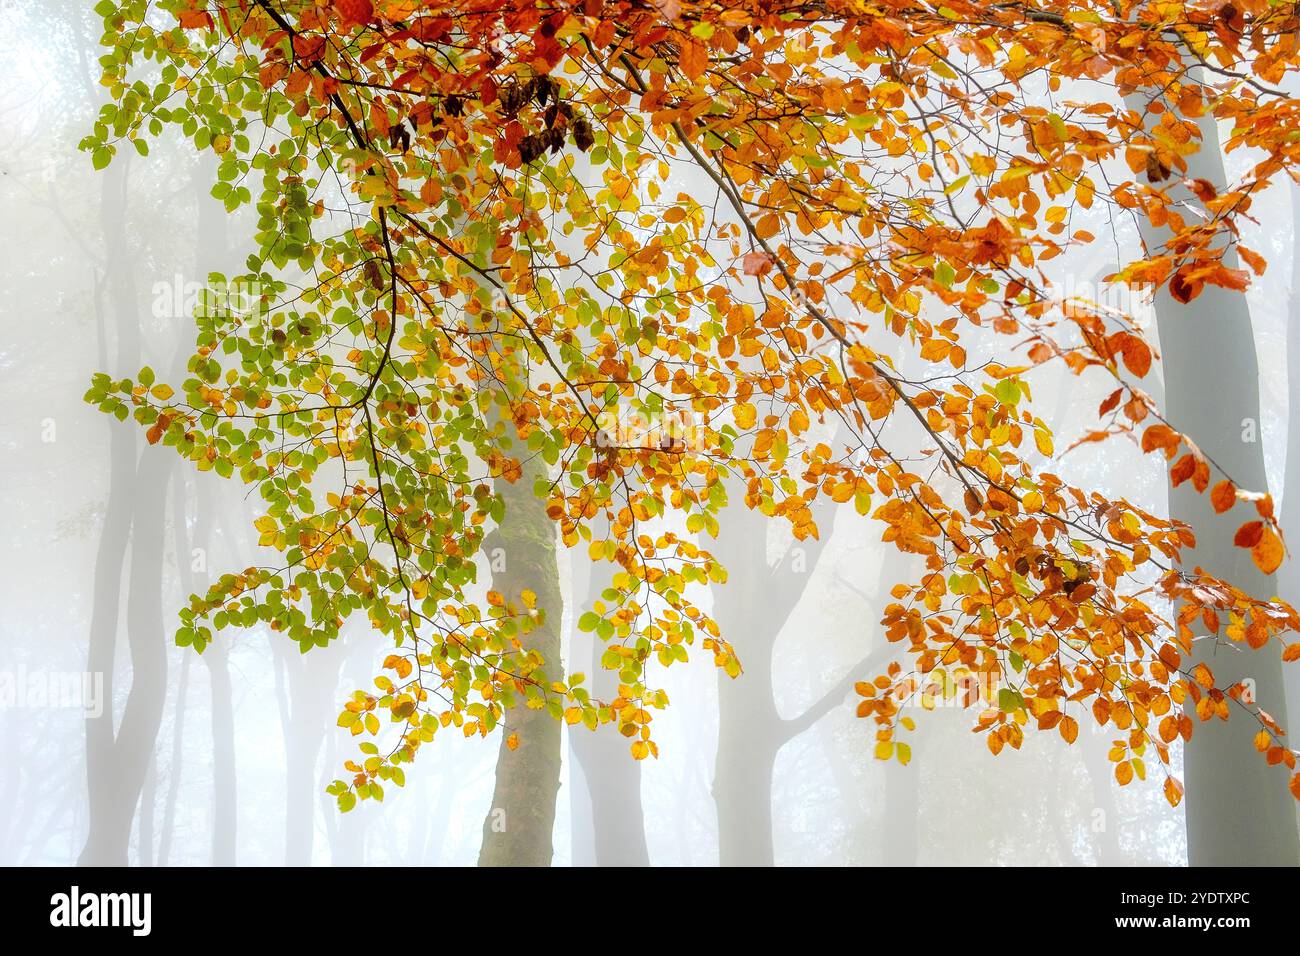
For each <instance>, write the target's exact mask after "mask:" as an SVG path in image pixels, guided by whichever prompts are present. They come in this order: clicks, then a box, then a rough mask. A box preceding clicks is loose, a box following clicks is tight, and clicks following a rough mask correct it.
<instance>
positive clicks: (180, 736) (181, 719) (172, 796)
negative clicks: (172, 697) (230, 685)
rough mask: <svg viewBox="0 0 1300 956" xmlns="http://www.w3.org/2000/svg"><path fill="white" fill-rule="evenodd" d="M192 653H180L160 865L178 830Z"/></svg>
mask: <svg viewBox="0 0 1300 956" xmlns="http://www.w3.org/2000/svg"><path fill="white" fill-rule="evenodd" d="M191 660H192V658H191V657H190V655H189V654H185V655H182V657H181V679H180V684H179V686H178V687H177V688H176V717H175V719H174V721H173V723H172V759H171V764H170V765H169V767H168V769H167V797H166V800H165V801H164V803H163V818H162V829H161V831H160V832H159V835H158V865H159V866H166V865H167V861H168V860H169V859H170V858H171V846H172V838H173V837H174V836H175V833H176V797H177V795H178V794H179V792H180V788H181V770H182V769H183V767H184V760H185V708H186V706H187V705H188V702H189V690H190V661H191Z"/></svg>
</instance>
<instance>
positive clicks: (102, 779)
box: [79, 159, 140, 866]
mask: <svg viewBox="0 0 1300 956" xmlns="http://www.w3.org/2000/svg"><path fill="white" fill-rule="evenodd" d="M128 171H129V161H128V160H125V159H124V160H122V161H120V162H118V163H114V164H113V165H112V166H110V167H109V168H108V170H107V171H106V172H105V173H104V178H103V182H102V184H101V195H100V227H101V230H102V232H103V236H104V248H105V250H106V263H105V265H106V272H107V284H108V290H109V302H110V309H111V311H112V314H113V317H114V320H115V326H116V330H117V335H116V340H117V355H116V359H115V367H116V369H117V370H118V371H119V372H125V371H126V370H128V369H129V370H130V371H132V372H134V371H135V370H136V369H138V368H139V367H140V327H139V323H138V320H137V314H138V312H137V310H138V308H139V296H138V294H137V292H136V287H135V276H134V270H133V269H132V267H131V260H130V257H129V255H128V247H127V237H126V189H127V174H128ZM99 329H100V330H99V334H100V342H101V346H100V360H101V362H103V363H104V364H105V365H107V350H108V346H107V340H108V330H107V329H106V328H105V322H104V321H103V318H102V317H101V318H100V323H99ZM108 441H109V446H108V447H109V478H108V501H107V504H106V505H105V508H104V527H103V530H102V531H101V532H100V536H99V548H98V550H97V552H96V554H95V572H94V580H95V583H94V597H93V599H92V605H91V619H90V646H89V651H88V654H87V663H86V669H87V671H89V672H90V673H91V674H92V675H103V682H104V706H103V707H102V708H101V713H100V714H99V716H97V717H87V718H86V789H87V792H88V797H89V804H90V833H89V836H88V838H87V842H86V845H85V846H84V848H83V849H82V852H81V857H80V859H79V863H80V864H81V865H83V866H87V865H103V864H117V865H119V866H120V865H125V863H126V846H125V841H122V846H121V847H120V851H119V850H118V849H117V848H111V847H110V846H109V842H110V841H108V840H107V839H106V838H105V835H104V831H105V828H106V827H107V826H109V817H110V815H111V814H112V813H113V797H112V795H111V793H110V790H111V787H110V778H111V774H112V771H113V738H114V733H113V716H114V713H113V712H114V707H113V701H114V694H113V688H114V681H113V677H114V659H115V657H116V650H117V625H118V617H119V615H120V613H121V596H122V566H123V564H124V563H125V560H126V546H127V540H128V538H129V537H130V533H131V514H132V496H131V483H132V481H134V479H135V459H136V450H135V449H136V444H137V442H136V433H135V429H133V428H121V427H118V423H117V422H113V423H112V424H111V427H110V428H109V439H108ZM133 809H134V808H133Z"/></svg>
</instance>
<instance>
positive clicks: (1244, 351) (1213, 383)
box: [1129, 97, 1300, 866]
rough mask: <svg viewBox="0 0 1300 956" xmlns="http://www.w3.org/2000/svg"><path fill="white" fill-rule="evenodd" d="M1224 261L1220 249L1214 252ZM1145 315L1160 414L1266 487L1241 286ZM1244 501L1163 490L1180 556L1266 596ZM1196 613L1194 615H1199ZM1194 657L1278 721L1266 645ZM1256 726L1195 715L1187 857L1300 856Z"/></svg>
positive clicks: (1202, 860) (1288, 805) (1206, 164)
mask: <svg viewBox="0 0 1300 956" xmlns="http://www.w3.org/2000/svg"><path fill="white" fill-rule="evenodd" d="M1134 99H1135V98H1133V97H1130V102H1129V105H1130V108H1131V109H1135V110H1137V111H1138V112H1139V114H1141V112H1142V110H1143V109H1144V108H1145V106H1144V104H1141V103H1140V102H1134ZM1201 134H1202V145H1201V149H1200V151H1199V152H1197V153H1196V154H1195V155H1193V156H1191V157H1189V158H1188V167H1189V168H1188V172H1187V177H1188V178H1189V179H1190V178H1202V179H1206V180H1208V181H1209V182H1211V183H1213V184H1214V185H1215V186H1216V187H1218V188H1220V189H1222V188H1224V184H1225V177H1224V170H1223V160H1222V157H1221V155H1220V151H1219V139H1218V130H1217V128H1216V126H1215V124H1214V121H1213V120H1212V119H1206V120H1202V122H1201ZM1178 188H1181V187H1178ZM1188 195H1189V196H1190V193H1189V194H1188ZM1191 201H1192V202H1195V200H1194V199H1193V200H1191ZM1141 226H1142V238H1143V240H1144V241H1145V243H1146V245H1147V247H1148V249H1152V250H1154V249H1156V248H1157V247H1158V246H1159V245H1160V244H1161V242H1162V236H1161V234H1160V231H1158V230H1155V229H1153V228H1152V227H1151V226H1150V224H1149V222H1147V221H1146V220H1145V219H1143V220H1141ZM1235 262H1236V255H1235V253H1234V252H1231V251H1230V252H1229V253H1228V254H1227V256H1225V264H1228V265H1234V264H1235ZM1156 320H1157V325H1158V328H1159V336H1160V346H1161V350H1162V352H1163V360H1164V383H1165V412H1166V415H1167V417H1168V418H1169V420H1170V421H1171V422H1172V423H1173V425H1174V427H1175V428H1179V429H1183V430H1186V431H1187V432H1188V433H1189V434H1191V435H1192V436H1193V438H1194V439H1195V441H1196V442H1197V443H1198V444H1199V446H1200V447H1201V449H1202V450H1203V451H1204V452H1205V453H1206V454H1207V455H1208V456H1210V457H1211V458H1213V459H1214V460H1215V461H1216V462H1218V464H1219V465H1221V466H1222V467H1223V468H1224V469H1225V470H1226V471H1227V472H1228V473H1229V474H1230V475H1231V476H1232V478H1233V479H1234V480H1235V481H1236V482H1237V483H1238V484H1239V485H1241V486H1242V487H1245V488H1249V489H1252V490H1256V491H1264V490H1266V489H1267V486H1268V481H1267V476H1266V474H1265V471H1264V455H1263V452H1262V450H1261V448H1260V446H1259V443H1258V440H1257V437H1258V433H1259V391H1258V381H1259V366H1258V362H1257V359H1256V355H1255V341H1254V338H1253V336H1252V332H1251V321H1250V310H1249V307H1248V306H1247V303H1246V299H1245V297H1243V296H1242V295H1239V294H1236V293H1232V292H1229V291H1227V290H1223V289H1220V288H1218V287H1216V286H1206V288H1205V290H1204V291H1203V292H1202V293H1201V294H1200V295H1199V296H1198V297H1197V298H1196V299H1194V300H1192V301H1191V302H1190V303H1188V304H1186V305H1180V304H1179V303H1178V302H1176V301H1175V300H1174V299H1173V298H1172V297H1171V296H1170V295H1169V293H1168V291H1167V289H1162V290H1161V291H1160V293H1159V294H1158V296H1157V297H1156ZM1247 429H1249V432H1247ZM1246 508H1247V506H1245V505H1239V506H1238V507H1237V508H1236V509H1234V510H1233V511H1232V512H1229V513H1228V514H1226V515H1223V516H1216V515H1215V514H1214V512H1213V510H1212V508H1211V506H1210V503H1209V496H1208V495H1206V494H1201V493H1198V492H1196V491H1195V490H1194V489H1193V488H1192V487H1191V482H1187V483H1185V484H1184V485H1182V486H1180V487H1178V488H1172V487H1171V488H1170V490H1169V511H1170V515H1171V516H1172V517H1174V518H1177V519H1179V520H1181V521H1185V522H1187V523H1188V524H1190V525H1191V526H1192V527H1193V528H1195V529H1196V537H1197V544H1196V547H1195V548H1194V549H1190V550H1188V551H1186V552H1185V553H1184V555H1183V564H1184V566H1185V567H1187V568H1195V567H1198V566H1199V567H1202V568H1204V569H1205V570H1206V571H1208V572H1209V573H1211V574H1215V575H1218V576H1220V577H1222V578H1225V579H1226V580H1229V581H1231V582H1232V583H1233V584H1235V585H1236V586H1238V587H1240V588H1242V589H1243V590H1245V591H1246V592H1247V593H1250V594H1255V595H1259V596H1263V597H1267V596H1269V595H1272V594H1273V593H1275V590H1276V588H1275V583H1274V581H1273V579H1272V578H1271V577H1269V576H1266V575H1264V574H1262V573H1260V571H1259V570H1258V569H1257V568H1256V567H1255V566H1254V563H1253V561H1252V560H1251V555H1250V552H1249V551H1248V550H1246V549H1244V548H1238V547H1236V546H1235V545H1234V544H1233V540H1232V539H1233V534H1234V532H1235V530H1236V527H1237V525H1238V524H1240V523H1241V520H1244V518H1243V517H1242V515H1243V513H1244V511H1245V510H1246ZM1252 514H1253V512H1252ZM1195 623H1196V625H1198V626H1199V623H1200V622H1199V618H1198V619H1197V621H1196V622H1195ZM1202 636H1203V635H1202V634H1201V633H1198V634H1197V637H1198V638H1199V637H1202ZM1200 661H1204V662H1205V663H1206V664H1207V665H1208V666H1209V667H1210V668H1211V669H1212V670H1213V672H1214V676H1215V680H1216V682H1218V684H1219V685H1220V686H1224V687H1226V686H1229V685H1231V684H1233V683H1236V682H1238V681H1242V680H1247V679H1253V681H1254V684H1255V693H1256V699H1257V700H1258V701H1260V702H1261V703H1262V704H1263V706H1264V707H1265V708H1266V709H1267V710H1269V711H1270V712H1271V713H1272V714H1273V716H1274V717H1275V718H1277V720H1278V721H1279V722H1280V723H1281V724H1282V725H1283V726H1286V723H1287V721H1286V701H1285V697H1284V691H1283V683H1282V663H1281V659H1280V653H1279V652H1278V651H1277V650H1275V649H1274V647H1273V645H1270V646H1269V647H1267V648H1264V649H1262V650H1258V651H1253V652H1244V651H1242V650H1241V649H1240V648H1239V647H1223V648H1219V649H1217V652H1216V646H1215V642H1214V640H1213V639H1212V638H1208V639H1204V640H1197V642H1196V644H1195V649H1194V653H1193V654H1192V655H1191V660H1190V662H1188V664H1187V666H1188V667H1194V666H1195V665H1196V664H1197V663H1198V662H1200ZM1193 719H1195V718H1193ZM1258 729H1259V728H1258V725H1257V724H1256V723H1255V722H1254V721H1253V720H1250V719H1248V718H1247V717H1246V716H1245V715H1244V714H1242V713H1238V714H1234V715H1233V719H1231V720H1229V721H1227V722H1223V721H1219V720H1210V721H1206V722H1201V721H1199V720H1198V721H1196V730H1195V733H1194V734H1193V736H1192V739H1191V741H1190V742H1189V743H1188V745H1187V747H1186V749H1185V756H1184V760H1185V777H1186V788H1187V797H1186V807H1187V847H1188V862H1189V863H1190V864H1191V865H1193V866H1232V865H1254V866H1268V865H1287V866H1291V865H1295V864H1296V863H1297V862H1300V838H1298V836H1297V829H1296V817H1295V809H1294V807H1293V806H1292V798H1291V796H1290V795H1289V794H1288V793H1287V788H1286V781H1285V780H1284V779H1282V778H1281V777H1280V776H1279V775H1278V774H1277V773H1275V772H1274V771H1275V769H1276V768H1273V767H1269V766H1268V765H1267V764H1266V763H1265V761H1264V760H1263V758H1262V757H1261V756H1260V755H1259V754H1258V753H1257V752H1256V751H1255V749H1254V747H1253V746H1252V744H1251V740H1252V738H1253V737H1254V734H1255V732H1256V731H1257V730H1258Z"/></svg>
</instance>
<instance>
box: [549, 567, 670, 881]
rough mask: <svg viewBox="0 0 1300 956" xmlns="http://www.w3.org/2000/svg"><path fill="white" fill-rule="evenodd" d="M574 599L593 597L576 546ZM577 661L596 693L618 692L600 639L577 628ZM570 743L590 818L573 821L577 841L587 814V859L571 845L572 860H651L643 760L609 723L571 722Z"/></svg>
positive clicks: (585, 604) (583, 603)
mask: <svg viewBox="0 0 1300 956" xmlns="http://www.w3.org/2000/svg"><path fill="white" fill-rule="evenodd" d="M573 564H574V568H573V574H572V581H573V603H574V608H575V613H574V614H573V618H574V620H575V621H576V620H577V618H578V615H579V614H581V613H582V612H583V611H586V610H587V609H589V608H590V607H591V603H592V599H593V590H594V589H593V587H592V573H593V569H592V565H591V562H590V561H589V560H588V559H587V558H586V556H585V555H581V554H577V553H576V552H575V559H574V562H573ZM570 647H571V653H572V655H573V659H574V660H575V661H578V660H582V661H586V662H587V664H586V667H587V670H586V673H587V686H588V687H589V688H590V690H591V693H592V695H593V696H594V697H597V698H600V699H601V700H612V699H613V698H615V697H617V696H618V675H617V674H616V673H614V672H613V671H610V670H607V669H606V668H604V667H602V666H601V664H600V657H601V652H602V651H603V649H604V645H603V644H602V643H601V642H600V641H599V640H598V639H597V638H595V637H594V636H593V635H591V634H583V633H579V632H577V630H576V628H575V632H574V635H573V642H572V644H571V645H570ZM569 741H570V749H571V751H572V753H573V756H574V757H575V758H576V763H577V764H578V766H579V767H580V768H581V777H582V780H583V782H584V784H585V789H586V793H585V794H582V795H579V794H578V793H577V792H576V791H577V790H578V787H577V786H576V785H575V786H574V791H575V793H574V796H573V800H574V802H575V804H577V803H578V802H579V800H580V796H581V797H585V798H586V799H585V801H584V802H583V806H582V807H581V809H582V810H583V811H585V812H586V813H588V814H590V816H589V818H588V817H584V816H582V815H581V814H576V813H575V816H574V821H573V830H574V833H575V844H576V843H577V834H578V833H579V831H580V828H581V827H582V826H583V823H584V822H585V820H587V819H590V821H591V828H590V840H591V844H590V859H589V860H587V859H580V857H579V852H578V847H577V846H575V850H574V863H575V864H576V865H582V864H594V865H595V866H649V865H650V851H649V849H648V848H647V846H646V838H645V811H644V809H643V808H642V804H641V764H640V762H639V761H636V760H633V759H632V755H631V753H630V752H629V750H628V741H627V738H625V737H623V736H621V735H620V734H617V733H614V730H613V728H612V727H609V726H606V727H601V728H599V729H598V730H597V731H595V732H594V733H593V732H590V731H587V730H586V729H584V728H581V727H575V728H574V730H573V732H572V733H571V734H570V735H569Z"/></svg>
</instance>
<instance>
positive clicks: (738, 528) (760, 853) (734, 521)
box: [710, 502, 829, 866]
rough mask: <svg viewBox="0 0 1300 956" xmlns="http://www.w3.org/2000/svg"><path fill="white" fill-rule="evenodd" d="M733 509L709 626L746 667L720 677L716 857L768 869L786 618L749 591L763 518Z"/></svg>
mask: <svg viewBox="0 0 1300 956" xmlns="http://www.w3.org/2000/svg"><path fill="white" fill-rule="evenodd" d="M733 507H734V508H736V509H737V510H736V511H734V512H732V513H728V514H725V515H724V516H723V518H722V526H721V529H720V531H719V534H718V539H717V541H716V542H711V543H710V546H711V550H712V551H713V553H714V554H715V555H716V556H717V557H718V558H719V559H720V560H721V561H722V562H723V564H724V565H726V567H727V569H728V570H729V572H730V575H731V577H730V583H728V584H727V585H724V586H722V587H716V588H714V591H713V593H714V602H713V604H714V606H713V613H714V619H715V620H716V621H717V622H718V626H719V627H720V628H721V630H722V635H723V637H724V638H725V639H727V640H728V641H730V642H731V643H732V646H733V647H735V649H736V653H737V654H738V655H739V657H740V661H741V666H742V667H743V668H744V671H743V673H741V675H740V676H739V677H736V678H731V677H728V676H727V675H726V674H724V673H722V672H721V671H719V673H718V751H717V759H716V762H715V765H714V777H713V801H714V804H715V806H716V808H717V813H718V858H719V862H721V864H722V865H723V866H771V865H772V864H773V862H774V850H773V844H772V775H773V772H774V769H775V765H776V755H777V752H778V751H779V750H780V748H781V744H782V743H783V742H784V741H783V740H782V739H781V733H780V723H781V721H780V716H779V715H778V713H777V710H776V702H775V700H774V698H773V693H774V690H775V688H774V687H773V685H772V651H773V648H774V646H775V644H776V637H777V634H778V633H779V632H780V630H781V625H782V624H783V623H784V620H785V615H784V614H781V615H778V612H777V609H776V608H774V607H772V601H773V597H774V595H773V593H772V591H771V590H770V589H768V588H763V587H756V586H755V585H756V584H757V583H758V582H763V581H765V580H766V579H767V578H768V576H769V574H770V573H771V572H770V569H769V567H768V564H767V526H766V519H764V518H763V517H762V516H761V515H756V514H752V513H750V512H747V511H745V512H741V511H740V510H739V509H740V508H741V507H742V506H741V505H740V504H739V502H737V503H736V504H735V505H734V506H733ZM828 532H829V529H828V528H823V529H822V533H823V534H826V533H828ZM778 616H779V617H780V620H779V621H778V620H776V618H777V617H778Z"/></svg>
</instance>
